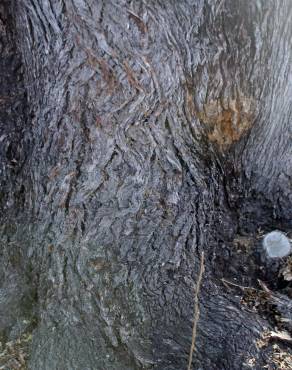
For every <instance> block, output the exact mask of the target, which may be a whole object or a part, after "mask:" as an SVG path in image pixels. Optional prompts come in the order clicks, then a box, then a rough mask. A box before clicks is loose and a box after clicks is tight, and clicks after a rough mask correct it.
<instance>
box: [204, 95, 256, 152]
mask: <svg viewBox="0 0 292 370" xmlns="http://www.w3.org/2000/svg"><path fill="white" fill-rule="evenodd" d="M254 113H255V107H254V101H253V100H252V99H250V98H246V97H242V96H239V97H237V98H236V99H230V100H229V101H228V102H227V104H224V105H223V104H222V103H221V101H220V100H219V99H218V100H212V101H210V102H208V103H206V104H204V106H203V110H202V111H200V112H197V117H198V118H199V119H200V120H201V121H202V122H203V123H204V124H205V125H206V127H207V130H208V138H209V140H210V141H212V142H215V143H216V144H217V145H218V146H219V148H220V149H221V150H226V149H228V148H229V147H230V146H231V144H233V143H234V142H237V141H238V140H240V138H241V137H242V136H243V135H244V134H245V133H246V132H247V131H248V130H249V129H250V128H251V126H252V124H253V121H254V119H253V118H254Z"/></svg>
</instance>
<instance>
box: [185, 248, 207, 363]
mask: <svg viewBox="0 0 292 370" xmlns="http://www.w3.org/2000/svg"><path fill="white" fill-rule="evenodd" d="M204 270H205V264H204V252H202V253H201V263H200V271H199V276H198V280H197V284H196V285H195V304H194V323H193V333H192V344H191V349H190V355H189V364H188V370H191V366H192V361H193V353H194V350H195V345H196V335H197V325H198V321H199V317H200V308H199V293H200V288H201V282H202V277H203V273H204Z"/></svg>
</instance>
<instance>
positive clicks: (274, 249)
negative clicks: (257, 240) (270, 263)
mask: <svg viewBox="0 0 292 370" xmlns="http://www.w3.org/2000/svg"><path fill="white" fill-rule="evenodd" d="M263 246H264V248H265V250H266V252H267V254H268V256H269V257H271V258H281V257H285V256H288V254H290V253H291V244H290V242H289V239H288V238H287V237H286V235H285V234H283V233H281V232H280V231H272V232H270V233H268V234H267V235H266V236H265V237H264V240H263Z"/></svg>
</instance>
